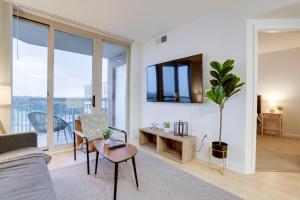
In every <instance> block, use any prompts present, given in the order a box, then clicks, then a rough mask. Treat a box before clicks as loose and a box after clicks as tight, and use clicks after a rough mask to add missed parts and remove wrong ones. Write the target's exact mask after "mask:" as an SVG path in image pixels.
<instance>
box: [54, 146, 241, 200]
mask: <svg viewBox="0 0 300 200" xmlns="http://www.w3.org/2000/svg"><path fill="white" fill-rule="evenodd" d="M94 164H95V161H92V162H91V166H92V167H91V172H94ZM136 165H137V173H138V180H139V185H140V187H139V189H137V188H136V185H135V179H134V173H133V167H132V162H131V161H128V162H123V163H121V164H120V166H119V181H118V193H117V199H120V200H144V199H145V200H229V199H230V200H236V199H240V198H239V197H237V196H235V195H233V194H231V193H229V192H226V191H224V190H222V189H220V188H218V187H216V186H213V185H211V184H209V183H207V182H205V181H202V180H201V179H199V178H197V177H195V176H192V175H190V174H188V173H186V172H184V171H182V170H180V169H177V168H176V167H173V166H171V165H168V164H167V163H165V162H163V161H161V160H159V159H158V158H155V157H153V156H150V155H147V154H145V153H142V152H139V153H138V155H137V156H136ZM50 173H51V177H52V180H53V184H54V187H55V191H56V194H57V198H58V199H59V200H83V199H84V200H111V199H113V183H114V164H112V163H110V162H109V161H107V160H105V159H103V158H101V159H100V160H99V163H98V174H97V176H95V175H94V173H91V174H92V175H87V174H86V163H80V164H76V165H73V166H69V167H65V168H60V169H56V170H53V171H51V172H50Z"/></svg>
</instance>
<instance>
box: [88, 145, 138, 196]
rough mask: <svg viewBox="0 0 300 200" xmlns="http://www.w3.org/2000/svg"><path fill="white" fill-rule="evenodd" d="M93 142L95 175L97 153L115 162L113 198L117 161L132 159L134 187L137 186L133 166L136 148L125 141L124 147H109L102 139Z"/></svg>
mask: <svg viewBox="0 0 300 200" xmlns="http://www.w3.org/2000/svg"><path fill="white" fill-rule="evenodd" d="M93 143H94V146H95V148H96V150H97V153H96V166H95V175H96V174H97V167H98V159H99V154H101V155H102V156H103V157H104V158H105V159H106V160H108V161H110V162H112V163H114V164H115V175H114V179H115V180H114V200H116V198H117V185H118V169H119V163H121V162H124V161H127V160H129V159H131V160H132V164H133V170H134V176H135V182H136V187H137V188H138V187H139V184H138V178H137V173H136V166H135V158H134V157H135V155H136V154H137V148H136V147H135V146H133V145H131V144H128V143H126V146H124V147H120V148H115V149H109V144H105V141H104V140H95V141H93Z"/></svg>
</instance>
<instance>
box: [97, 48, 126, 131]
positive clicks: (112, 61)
mask: <svg viewBox="0 0 300 200" xmlns="http://www.w3.org/2000/svg"><path fill="white" fill-rule="evenodd" d="M102 52H103V55H102V109H103V110H104V111H106V112H107V113H108V118H109V124H110V125H112V126H115V127H117V128H121V129H124V130H126V127H127V96H128V93H127V91H128V90H127V56H128V50H127V48H126V47H124V46H121V45H117V44H113V43H110V42H103V44H102Z"/></svg>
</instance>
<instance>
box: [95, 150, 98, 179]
mask: <svg viewBox="0 0 300 200" xmlns="http://www.w3.org/2000/svg"><path fill="white" fill-rule="evenodd" d="M98 159H99V152H98V151H96V166H95V175H96V174H97V168H98Z"/></svg>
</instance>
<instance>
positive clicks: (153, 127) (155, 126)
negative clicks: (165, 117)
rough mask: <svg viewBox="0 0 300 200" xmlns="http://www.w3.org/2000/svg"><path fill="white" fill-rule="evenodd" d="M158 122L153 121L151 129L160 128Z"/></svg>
mask: <svg viewBox="0 0 300 200" xmlns="http://www.w3.org/2000/svg"><path fill="white" fill-rule="evenodd" d="M158 125H159V124H158V123H156V122H152V123H151V129H153V130H158V129H159V128H158Z"/></svg>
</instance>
